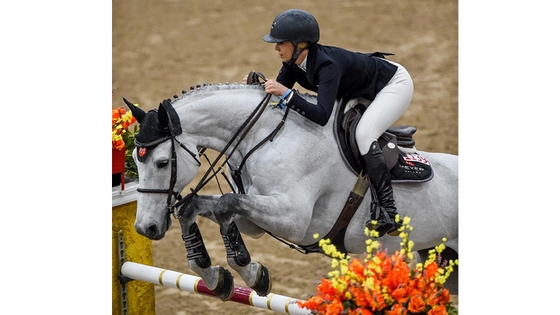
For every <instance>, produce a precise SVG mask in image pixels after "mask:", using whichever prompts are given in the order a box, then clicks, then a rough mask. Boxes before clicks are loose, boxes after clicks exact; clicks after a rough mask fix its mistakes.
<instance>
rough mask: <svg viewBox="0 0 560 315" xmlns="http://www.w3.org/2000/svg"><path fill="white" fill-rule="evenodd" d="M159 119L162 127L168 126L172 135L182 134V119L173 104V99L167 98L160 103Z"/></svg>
mask: <svg viewBox="0 0 560 315" xmlns="http://www.w3.org/2000/svg"><path fill="white" fill-rule="evenodd" d="M158 120H159V124H160V126H161V127H162V128H165V127H167V129H168V130H169V133H170V135H172V136H177V135H180V134H181V133H182V132H183V130H182V129H181V120H180V119H179V115H178V114H177V111H175V108H174V107H173V106H172V105H171V100H170V99H166V100H164V101H163V102H161V103H159V109H158Z"/></svg>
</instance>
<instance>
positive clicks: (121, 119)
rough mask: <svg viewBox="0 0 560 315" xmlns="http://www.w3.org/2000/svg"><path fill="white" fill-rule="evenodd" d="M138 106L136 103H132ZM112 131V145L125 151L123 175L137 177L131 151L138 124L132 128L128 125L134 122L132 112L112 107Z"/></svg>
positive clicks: (136, 169) (133, 146)
mask: <svg viewBox="0 0 560 315" xmlns="http://www.w3.org/2000/svg"><path fill="white" fill-rule="evenodd" d="M134 105H135V106H138V104H134ZM112 121H113V133H112V147H113V149H115V150H119V151H120V150H126V152H125V168H124V172H125V175H126V176H127V177H129V178H133V179H134V178H138V167H137V166H136V163H134V159H133V158H132V151H133V150H134V148H135V145H134V137H135V136H136V134H138V131H139V128H138V125H135V126H134V129H132V131H131V130H129V127H130V126H131V125H132V124H134V123H135V122H136V118H134V116H132V112H131V111H129V110H126V109H125V108H124V107H119V108H113V117H112Z"/></svg>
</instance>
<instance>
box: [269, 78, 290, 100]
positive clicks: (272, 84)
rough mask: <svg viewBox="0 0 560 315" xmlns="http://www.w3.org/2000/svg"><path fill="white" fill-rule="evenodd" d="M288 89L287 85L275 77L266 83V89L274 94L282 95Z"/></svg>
mask: <svg viewBox="0 0 560 315" xmlns="http://www.w3.org/2000/svg"><path fill="white" fill-rule="evenodd" d="M287 90H288V88H287V87H285V86H284V85H283V84H281V83H279V82H278V81H276V80H274V79H268V80H266V82H265V83H264V91H265V92H266V93H269V94H272V95H276V96H282V94H284V92H286V91H287Z"/></svg>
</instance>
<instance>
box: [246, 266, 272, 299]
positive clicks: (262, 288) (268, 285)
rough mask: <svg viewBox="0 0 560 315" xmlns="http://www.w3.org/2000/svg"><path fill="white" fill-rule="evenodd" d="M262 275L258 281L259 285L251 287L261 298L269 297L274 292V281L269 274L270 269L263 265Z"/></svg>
mask: <svg viewBox="0 0 560 315" xmlns="http://www.w3.org/2000/svg"><path fill="white" fill-rule="evenodd" d="M260 269H261V270H260V275H259V277H258V279H257V283H255V285H254V286H252V287H251V289H253V290H255V292H257V294H258V295H259V296H267V295H268V294H269V293H270V291H271V290H272V279H271V278H270V274H269V273H268V268H266V267H265V266H263V265H261V268H260Z"/></svg>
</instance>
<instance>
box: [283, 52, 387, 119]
mask: <svg viewBox="0 0 560 315" xmlns="http://www.w3.org/2000/svg"><path fill="white" fill-rule="evenodd" d="M396 71H397V66H395V65H394V64H392V63H390V62H388V61H387V60H385V59H383V58H380V57H376V56H373V54H366V53H359V52H352V51H348V50H346V49H343V48H339V47H333V46H324V45H320V44H315V45H313V46H312V47H311V48H309V52H308V54H307V64H306V71H303V70H302V69H301V68H300V67H298V66H297V65H296V64H295V62H294V63H292V64H291V65H288V64H287V63H283V64H282V68H281V69H280V72H279V73H278V76H277V78H276V81H278V82H279V83H281V84H283V85H284V86H286V87H288V88H290V89H291V88H293V86H294V84H295V83H296V82H297V83H299V84H300V85H301V86H302V87H304V88H306V89H308V90H310V91H313V92H316V93H317V104H316V105H315V104H312V103H309V102H307V101H306V100H305V99H303V98H302V97H301V96H299V95H298V94H297V93H293V95H292V98H291V99H290V101H289V102H288V106H290V108H292V109H296V110H297V111H298V112H299V113H300V114H301V115H303V116H305V117H307V118H309V119H310V120H312V121H313V122H315V123H317V124H319V125H321V126H324V125H326V124H327V122H328V120H329V118H330V116H331V113H332V111H333V107H334V103H335V101H336V100H337V99H341V98H343V97H344V98H347V99H352V98H356V97H363V98H365V99H368V100H370V101H373V99H374V98H375V96H376V95H377V93H378V92H379V91H381V89H383V88H384V87H385V85H387V83H388V82H389V81H390V80H391V78H392V77H393V75H394V74H395V72H396Z"/></svg>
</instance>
